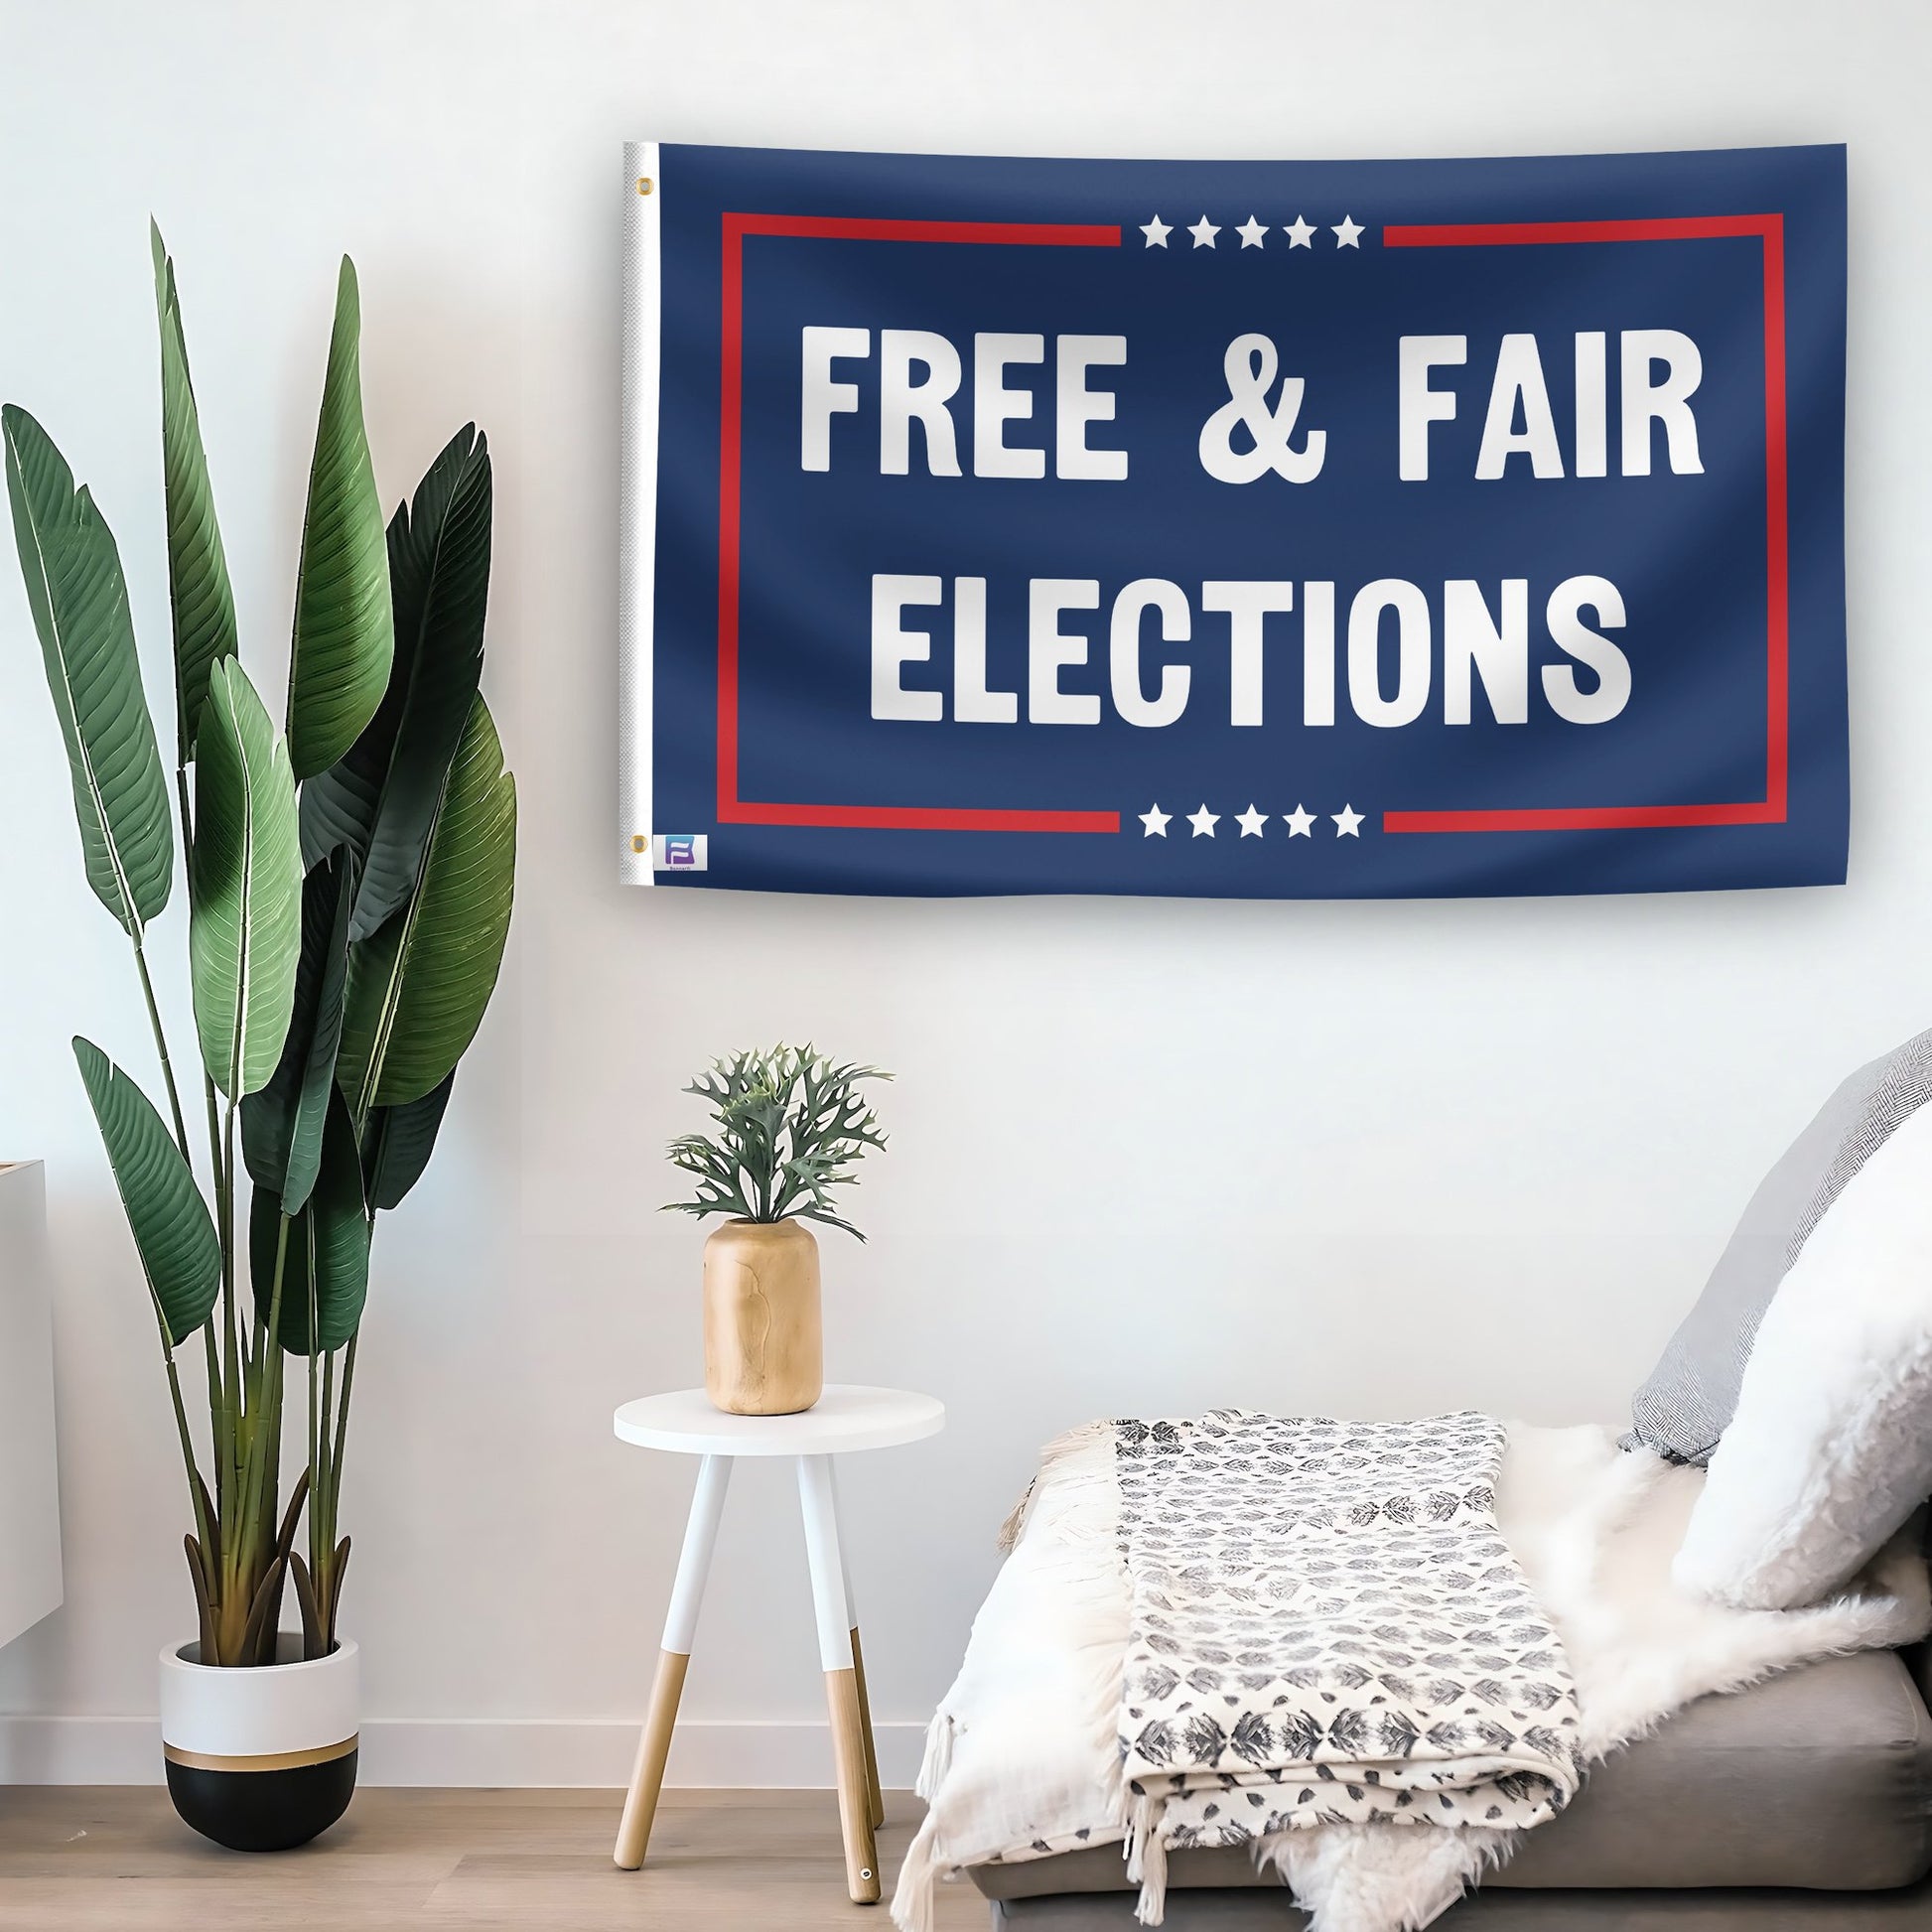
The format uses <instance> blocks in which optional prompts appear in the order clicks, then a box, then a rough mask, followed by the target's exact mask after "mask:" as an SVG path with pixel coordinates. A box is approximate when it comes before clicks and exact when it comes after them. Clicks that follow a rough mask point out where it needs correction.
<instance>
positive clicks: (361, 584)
mask: <svg viewBox="0 0 1932 1932" xmlns="http://www.w3.org/2000/svg"><path fill="white" fill-rule="evenodd" d="M361 326H362V315H361V305H360V302H359V299H358V298H357V295H356V289H355V265H354V264H353V263H352V262H351V261H350V260H349V259H348V257H347V256H346V255H345V256H344V257H343V272H342V279H341V281H340V283H339V284H338V286H337V291H336V327H335V331H334V333H333V334H332V335H331V337H330V339H329V372H328V375H327V376H326V377H325V379H324V382H323V390H322V417H321V420H320V422H319V423H318V424H317V426H316V454H315V462H314V463H313V465H312V466H311V468H310V471H309V510H308V515H307V517H306V518H305V519H304V521H303V525H302V564H301V569H300V572H299V573H298V576H297V579H296V587H295V644H294V650H293V654H292V656H291V659H290V662H289V757H290V759H291V760H292V761H293V763H294V766H295V775H296V776H297V777H298V778H309V777H313V776H314V775H315V774H316V773H317V772H318V771H326V770H328V768H329V767H330V766H331V765H332V764H334V763H335V762H336V760H337V759H339V758H341V757H342V756H343V754H344V753H345V752H346V751H347V750H348V748H349V747H350V746H351V745H353V744H354V743H355V741H356V739H358V738H359V737H360V736H361V735H362V728H363V726H365V725H366V724H367V723H368V722H369V720H370V719H371V718H372V717H374V715H375V708H376V706H377V705H378V704H380V703H381V701H382V693H383V690H384V687H385V686H386V685H387V684H388V682H389V661H390V658H391V656H392V655H393V653H394V649H395V642H394V628H393V620H392V619H391V616H390V611H389V559H388V552H387V550H386V548H385V544H384V539H383V534H382V505H381V503H380V501H378V499H377V497H376V493H375V473H374V471H373V470H372V468H371V467H370V464H369V442H368V437H367V435H366V434H365V433H364V431H363V428H362V376H361V369H360V365H359V362H358V359H357V356H358V347H359V340H360V335H361Z"/></svg>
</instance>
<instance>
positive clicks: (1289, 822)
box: [1282, 805, 1314, 839]
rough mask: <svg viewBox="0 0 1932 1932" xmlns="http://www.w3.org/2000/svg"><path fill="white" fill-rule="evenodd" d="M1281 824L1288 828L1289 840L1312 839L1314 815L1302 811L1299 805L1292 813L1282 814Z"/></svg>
mask: <svg viewBox="0 0 1932 1932" xmlns="http://www.w3.org/2000/svg"><path fill="white" fill-rule="evenodd" d="M1282 823H1283V824H1284V825H1286V826H1287V827H1288V836H1289V837H1290V838H1291V839H1311V838H1313V837H1314V814H1313V813H1312V812H1310V811H1304V810H1303V809H1302V807H1301V806H1300V805H1297V806H1296V807H1295V809H1294V810H1293V811H1292V812H1284V813H1283V814H1282Z"/></svg>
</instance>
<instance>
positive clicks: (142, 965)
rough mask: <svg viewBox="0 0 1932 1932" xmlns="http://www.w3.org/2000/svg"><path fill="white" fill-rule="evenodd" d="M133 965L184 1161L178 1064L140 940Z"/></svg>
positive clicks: (184, 1130) (185, 1137) (185, 1146)
mask: <svg viewBox="0 0 1932 1932" xmlns="http://www.w3.org/2000/svg"><path fill="white" fill-rule="evenodd" d="M134 966H135V970H136V971H137V972H138V973H139V974H140V975H141V997H142V998H143V999H144V1000H146V1001H147V1003H148V1025H149V1026H150V1027H151V1028H153V1030H154V1050H155V1051H156V1052H157V1053H159V1054H160V1055H161V1077H162V1079H163V1080H164V1081H165V1082H166V1083H167V1087H168V1111H169V1112H170V1113H171V1114H173V1115H174V1117H175V1145H176V1146H177V1147H179V1148H180V1149H181V1158H182V1159H183V1160H184V1161H186V1160H187V1159H188V1158H189V1157H188V1125H187V1123H186V1122H185V1121H184V1120H183V1119H182V1112H181V1095H180V1093H179V1092H178V1091H177V1090H176V1087H175V1063H174V1061H173V1060H171V1059H170V1058H169V1057H168V1035H167V1034H166V1033H165V1032H164V1031H163V1030H162V1025H161V1008H160V1006H159V1005H158V1004H157V1003H156V1000H155V997H154V981H153V979H152V978H151V977H150V976H149V974H148V955H147V951H146V949H145V948H144V947H143V945H142V943H141V941H140V940H139V939H137V940H135V942H134Z"/></svg>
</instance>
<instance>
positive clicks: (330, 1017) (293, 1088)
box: [241, 852, 355, 1214]
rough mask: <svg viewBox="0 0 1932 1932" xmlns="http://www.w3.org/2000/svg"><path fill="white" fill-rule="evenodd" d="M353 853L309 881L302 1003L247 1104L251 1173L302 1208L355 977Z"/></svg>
mask: <svg viewBox="0 0 1932 1932" xmlns="http://www.w3.org/2000/svg"><path fill="white" fill-rule="evenodd" d="M354 872H355V860H354V857H353V856H352V855H351V854H349V853H347V852H336V853H332V854H331V855H330V857H329V858H327V859H325V860H324V861H323V862H322V864H321V865H319V866H316V867H313V868H312V869H311V870H310V873H309V876H308V878H306V879H305V880H304V881H303V882H302V953H301V957H300V959H299V960H298V961H297V962H296V968H295V1006H294V1010H293V1012H292V1013H291V1015H290V1018H289V1031H288V1038H287V1039H286V1040H285V1041H284V1042H283V1046H282V1057H281V1059H280V1061H279V1062H277V1064H276V1068H275V1073H274V1076H273V1077H272V1078H271V1079H270V1081H269V1082H268V1084H267V1085H266V1086H265V1087H263V1088H262V1089H261V1091H260V1092H259V1093H251V1094H250V1095H249V1096H248V1098H247V1099H246V1100H244V1101H243V1102H242V1105H241V1151H242V1156H243V1158H244V1159H245V1160H246V1161H247V1163H248V1172H249V1173H250V1174H251V1175H252V1176H253V1177H254V1179H255V1180H256V1181H257V1182H258V1183H259V1184H260V1185H262V1186H265V1187H273V1188H274V1189H275V1190H276V1191H277V1192H278V1193H279V1194H280V1195H281V1197H282V1200H283V1203H284V1205H285V1206H286V1207H287V1209H288V1211H289V1212H290V1213H291V1214H294V1213H298V1212H300V1210H301V1208H302V1206H303V1204H304V1203H305V1202H306V1201H307V1200H308V1198H309V1191H310V1189H311V1188H312V1187H314V1185H315V1183H316V1173H317V1170H318V1169H319V1168H320V1166H321V1164H322V1130H323V1123H324V1121H325V1119H326V1118H327V1116H328V1111H329V1096H330V1095H331V1094H332V1093H334V1092H335V1091H336V1048H337V1045H338V1043H339V1042H340V1040H341V1039H342V1034H343V992H344V989H345V986H346V984H347V979H348V914H349V906H350V904H351V903H352V901H353V898H354Z"/></svg>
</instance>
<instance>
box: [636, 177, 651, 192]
mask: <svg viewBox="0 0 1932 1932" xmlns="http://www.w3.org/2000/svg"><path fill="white" fill-rule="evenodd" d="M637 193H638V194H639V195H648V194H649V193H650V177H649V176H648V175H639V176H638V177H637Z"/></svg>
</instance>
